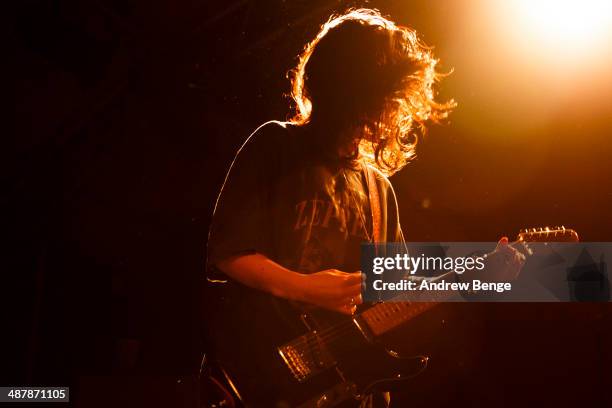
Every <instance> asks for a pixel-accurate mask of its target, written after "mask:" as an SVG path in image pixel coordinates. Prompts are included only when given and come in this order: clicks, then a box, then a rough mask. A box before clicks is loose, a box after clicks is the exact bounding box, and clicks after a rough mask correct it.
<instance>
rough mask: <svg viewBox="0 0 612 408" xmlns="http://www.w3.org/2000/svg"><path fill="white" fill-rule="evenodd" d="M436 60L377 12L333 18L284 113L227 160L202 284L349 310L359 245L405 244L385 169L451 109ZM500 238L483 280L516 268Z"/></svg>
mask: <svg viewBox="0 0 612 408" xmlns="http://www.w3.org/2000/svg"><path fill="white" fill-rule="evenodd" d="M436 62H437V60H436V59H435V58H434V56H433V55H432V53H431V50H430V49H429V48H426V47H424V46H423V45H422V44H421V42H420V41H419V40H418V38H417V35H416V33H415V32H414V31H413V30H411V29H408V28H406V27H402V26H399V25H396V24H395V23H393V22H392V21H390V20H388V19H386V18H385V17H383V16H381V15H380V13H379V12H378V11H375V10H370V9H355V10H349V11H348V12H346V13H344V14H342V15H336V16H332V17H331V18H330V19H329V20H328V21H327V23H325V24H324V25H323V26H322V27H321V29H320V31H319V33H318V34H317V35H316V37H315V38H314V40H312V41H311V42H310V43H308V44H307V45H306V47H305V48H304V51H303V52H302V53H301V54H300V56H299V59H298V64H297V66H296V67H295V69H293V70H292V71H291V72H290V74H291V85H292V92H291V96H292V100H293V103H294V106H295V113H294V115H293V117H292V118H291V119H290V120H289V121H288V122H277V121H272V122H267V123H264V124H263V125H261V126H260V127H259V128H257V129H256V130H255V132H253V134H251V135H250V137H249V138H248V139H247V141H246V142H245V143H244V144H243V145H242V147H241V148H240V150H239V151H238V153H237V154H236V157H235V158H234V160H233V162H232V165H231V167H230V170H229V172H228V174H227V176H226V178H225V182H224V184H223V187H222V190H221V193H220V195H219V197H218V199H217V202H216V206H215V211H214V216H213V221H212V225H211V230H210V235H209V241H208V248H207V255H208V257H207V266H208V271H209V272H208V278H209V280H210V281H215V280H225V279H228V278H229V279H231V280H233V281H236V282H239V283H240V284H243V285H246V286H248V287H251V288H255V289H258V290H260V291H263V292H267V293H269V294H271V295H273V296H277V297H280V298H284V299H289V300H294V301H299V302H303V303H306V304H310V305H314V306H317V307H321V308H325V309H329V310H333V311H336V312H340V313H344V314H352V313H354V312H355V310H356V307H357V305H359V304H360V303H361V302H362V299H361V284H362V276H361V273H360V272H359V269H360V266H359V263H360V244H361V243H362V242H371V241H373V240H374V239H375V238H376V240H379V241H389V242H401V241H403V235H402V231H401V228H400V222H399V217H398V207H397V203H396V199H395V194H394V192H393V189H392V187H391V184H390V183H389V181H388V179H387V176H389V175H391V174H393V173H395V172H397V171H399V170H400V169H401V168H402V167H403V166H405V165H406V164H407V163H408V161H409V160H410V159H411V157H413V155H414V149H415V145H416V141H417V138H418V135H419V134H420V133H422V132H423V131H424V130H425V125H426V123H427V122H429V121H434V122H435V121H439V120H442V119H444V118H446V116H447V115H448V113H449V111H450V110H451V109H452V108H453V107H454V106H455V103H454V102H453V101H449V102H446V103H440V102H437V101H435V100H434V98H433V95H434V92H433V87H434V83H435V82H436V81H437V80H438V79H439V78H440V77H441V75H440V74H438V73H437V72H436V70H435V68H436ZM371 189H375V192H376V194H374V195H373V194H371V191H370V190H371ZM371 197H377V198H378V202H376V203H371V202H370V198H371ZM506 244H507V239H506V238H502V240H501V241H500V245H498V248H497V250H496V251H495V252H494V253H493V254H492V255H493V256H489V258H488V259H489V261H490V262H495V263H496V264H497V267H496V268H495V271H494V272H493V271H492V270H493V268H487V269H485V271H487V270H488V271H490V272H489V273H490V274H491V273H492V274H494V275H496V276H489V279H497V280H509V279H513V278H514V277H516V275H517V274H518V272H519V271H520V268H521V266H522V259H521V255H520V254H519V253H518V252H516V251H515V250H514V249H512V248H511V247H509V246H508V245H506ZM481 279H483V278H481ZM245 312H246V311H245Z"/></svg>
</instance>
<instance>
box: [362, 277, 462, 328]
mask: <svg viewBox="0 0 612 408" xmlns="http://www.w3.org/2000/svg"><path fill="white" fill-rule="evenodd" d="M451 273H454V272H450V273H446V274H444V275H442V276H440V277H439V279H440V280H443V279H445V278H447V277H448V276H450V274H451ZM458 293H459V292H458V291H452V290H448V291H440V292H438V291H431V292H428V295H427V301H422V302H421V301H412V302H411V301H409V300H407V299H406V298H405V296H401V295H400V296H397V297H395V298H393V299H392V300H391V301H389V302H385V303H379V304H377V305H375V306H373V307H371V308H370V309H368V310H366V311H364V312H363V313H361V315H360V317H361V318H362V319H363V320H364V321H365V322H366V323H367V325H368V328H369V329H370V331H371V332H372V334H374V336H380V335H381V334H384V333H386V332H388V331H390V330H392V329H394V328H396V327H398V326H400V325H402V324H404V323H406V322H408V321H410V320H412V319H414V318H415V317H417V316H419V315H420V314H422V313H425V312H426V311H428V310H430V309H431V308H433V307H434V306H435V305H437V304H439V303H440V302H442V301H444V300H448V299H449V298H451V297H453V296H455V295H457V294H458Z"/></svg>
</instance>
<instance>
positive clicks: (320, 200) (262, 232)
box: [208, 121, 401, 278]
mask: <svg viewBox="0 0 612 408" xmlns="http://www.w3.org/2000/svg"><path fill="white" fill-rule="evenodd" d="M309 146H311V144H310V143H309V140H308V132H306V131H304V130H303V129H302V128H300V127H297V126H295V125H291V124H286V123H282V122H276V121H273V122H267V123H265V124H263V125H262V126H260V127H259V128H258V129H257V130H256V131H255V132H254V133H253V134H252V135H251V136H250V137H249V139H248V140H247V141H246V142H245V144H244V145H243V146H242V148H241V149H240V150H239V151H238V153H237V154H236V157H235V158H234V161H233V163H232V166H231V168H230V170H229V172H228V174H227V177H226V180H225V183H224V185H223V188H222V190H221V193H220V195H219V199H218V201H217V205H216V208H215V213H214V215H213V220H212V225H211V230H210V235H209V241H208V267H209V268H208V270H209V276H210V277H216V278H221V277H223V275H221V274H220V272H218V271H216V268H214V265H215V264H216V263H217V262H218V261H220V260H223V259H227V258H229V257H232V256H237V255H241V254H252V253H260V254H263V255H265V256H267V257H268V258H270V259H272V260H273V261H275V262H277V263H279V264H280V265H282V266H284V267H286V268H288V269H291V270H295V271H300V272H303V273H310V272H316V271H320V270H324V269H332V268H333V269H338V270H341V271H345V272H354V271H357V270H359V269H360V245H361V243H363V242H370V241H371V240H372V216H371V210H370V205H369V198H368V197H369V195H368V177H367V174H366V172H367V171H373V172H375V173H374V174H375V179H376V183H375V184H376V185H375V186H372V187H373V188H376V189H377V190H378V196H379V197H380V212H381V228H380V230H381V236H380V239H381V240H383V241H399V240H400V239H401V230H400V227H399V220H398V216H397V204H396V202H395V196H394V194H393V191H392V189H391V188H390V184H389V182H388V180H387V179H386V178H385V177H384V176H383V175H382V174H380V173H379V172H377V171H376V170H374V169H372V168H369V167H367V166H365V164H364V165H361V164H359V165H357V166H355V168H335V169H334V168H332V166H330V165H328V164H326V163H325V162H324V161H323V160H322V159H321V157H320V155H317V152H316V151H315V152H313V151H312V148H310V147H309Z"/></svg>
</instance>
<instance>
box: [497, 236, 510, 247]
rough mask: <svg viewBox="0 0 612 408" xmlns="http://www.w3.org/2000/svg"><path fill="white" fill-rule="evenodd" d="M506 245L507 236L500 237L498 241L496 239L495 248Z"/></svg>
mask: <svg viewBox="0 0 612 408" xmlns="http://www.w3.org/2000/svg"><path fill="white" fill-rule="evenodd" d="M507 246H508V237H501V238H500V239H499V241H497V249H500V248H504V247H507Z"/></svg>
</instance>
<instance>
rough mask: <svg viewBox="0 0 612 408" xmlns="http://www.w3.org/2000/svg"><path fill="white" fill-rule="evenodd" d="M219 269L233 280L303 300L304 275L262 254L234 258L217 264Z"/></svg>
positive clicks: (275, 294) (286, 297)
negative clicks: (302, 282)
mask: <svg viewBox="0 0 612 408" xmlns="http://www.w3.org/2000/svg"><path fill="white" fill-rule="evenodd" d="M217 267H218V268H219V269H220V270H221V271H222V272H223V273H225V274H226V275H228V276H229V277H231V278H232V279H234V280H236V281H238V282H240V283H242V284H244V285H246V286H249V287H251V288H254V289H259V290H262V291H264V292H268V293H270V294H272V295H274V296H278V297H281V298H285V299H291V300H302V296H301V291H300V288H301V280H302V278H303V276H304V275H302V274H300V273H298V272H294V271H292V270H290V269H287V268H285V267H283V266H282V265H279V264H277V263H276V262H274V261H272V260H271V259H269V258H268V257H266V256H264V255H262V254H251V255H242V256H237V257H232V258H229V259H225V260H222V261H220V262H217Z"/></svg>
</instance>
